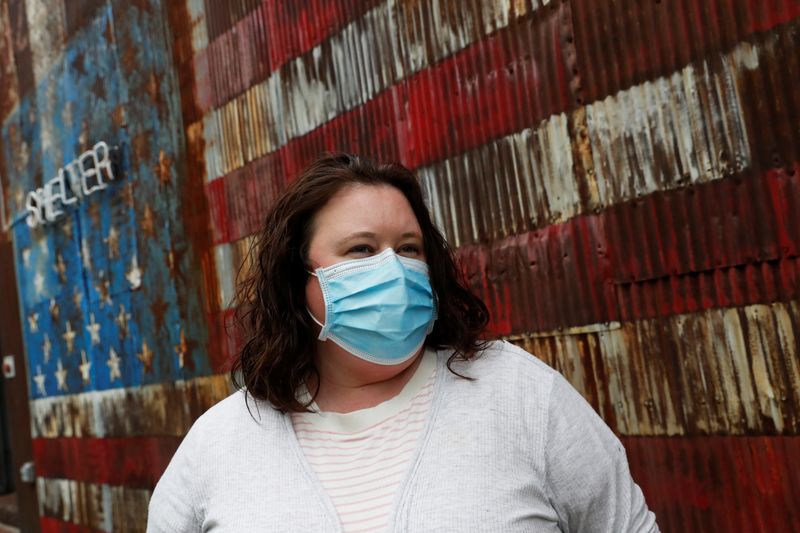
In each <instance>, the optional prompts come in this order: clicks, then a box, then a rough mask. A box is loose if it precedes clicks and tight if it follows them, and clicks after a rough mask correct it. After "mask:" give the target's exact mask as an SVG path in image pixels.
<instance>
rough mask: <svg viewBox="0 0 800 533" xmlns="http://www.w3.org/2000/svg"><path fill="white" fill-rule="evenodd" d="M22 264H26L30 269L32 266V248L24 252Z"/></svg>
mask: <svg viewBox="0 0 800 533" xmlns="http://www.w3.org/2000/svg"><path fill="white" fill-rule="evenodd" d="M22 264H24V265H25V266H26V267H30V266H31V249H30V248H25V249H24V250H22Z"/></svg>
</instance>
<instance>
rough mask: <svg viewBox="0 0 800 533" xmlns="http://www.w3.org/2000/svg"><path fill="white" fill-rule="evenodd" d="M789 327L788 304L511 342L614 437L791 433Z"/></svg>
mask: <svg viewBox="0 0 800 533" xmlns="http://www.w3.org/2000/svg"><path fill="white" fill-rule="evenodd" d="M798 324H800V304H799V303H798V301H797V300H794V301H792V302H787V303H773V304H768V305H767V304H760V305H750V306H745V307H738V308H728V309H711V310H707V311H703V312H699V313H692V314H682V315H673V316H670V317H668V318H663V319H645V320H636V321H631V322H623V323H616V322H612V323H599V324H595V325H591V326H587V327H583V328H573V330H572V331H570V330H553V331H550V332H542V333H538V334H532V335H525V336H521V337H513V338H514V339H516V340H515V342H518V343H520V344H521V345H522V346H523V347H524V348H525V349H527V350H528V351H530V352H531V353H533V354H535V355H537V356H539V357H541V358H542V359H544V360H545V361H546V362H548V363H549V364H550V365H552V366H553V367H554V368H556V369H558V370H559V371H561V372H562V373H563V374H564V375H565V376H566V377H567V379H569V380H570V381H571V382H572V384H573V385H574V386H575V387H576V388H577V389H578V390H579V391H581V392H582V393H583V394H584V396H585V397H586V398H587V399H588V400H589V401H590V402H591V403H592V405H593V406H594V407H595V409H596V410H597V411H598V412H599V413H600V414H601V415H602V416H603V418H604V419H605V420H606V422H607V423H609V424H610V425H611V426H612V427H613V428H614V429H615V430H616V431H618V432H619V433H621V434H623V435H630V436H634V435H639V436H654V435H705V434H727V435H746V434H784V435H796V434H797V432H798V430H800V362H799V361H800V357H798V355H800V354H798V339H800V337H799V335H800V330H798Z"/></svg>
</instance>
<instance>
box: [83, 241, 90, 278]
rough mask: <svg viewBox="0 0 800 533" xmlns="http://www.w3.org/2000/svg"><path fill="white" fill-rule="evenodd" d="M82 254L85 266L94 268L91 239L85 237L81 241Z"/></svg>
mask: <svg viewBox="0 0 800 533" xmlns="http://www.w3.org/2000/svg"><path fill="white" fill-rule="evenodd" d="M81 256H82V257H83V266H84V268H86V269H88V270H91V269H92V254H91V252H90V251H89V241H87V240H86V239H83V240H82V241H81Z"/></svg>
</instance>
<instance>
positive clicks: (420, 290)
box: [308, 248, 436, 365]
mask: <svg viewBox="0 0 800 533" xmlns="http://www.w3.org/2000/svg"><path fill="white" fill-rule="evenodd" d="M311 274H312V275H314V276H316V277H317V279H318V280H319V285H320V287H321V288H322V296H323V298H324V300H325V323H324V324H322V323H320V322H319V321H318V320H317V319H316V318H315V317H314V315H313V314H311V311H309V312H308V313H309V315H311V318H312V319H313V320H314V322H316V323H317V324H319V325H320V326H321V327H322V331H320V333H319V337H318V338H319V339H320V340H323V341H324V340H331V341H333V342H334V343H336V344H337V345H339V346H341V347H342V348H344V349H345V350H347V351H348V352H350V353H351V354H353V355H355V356H357V357H360V358H361V359H364V360H366V361H370V362H372V363H377V364H380V365H398V364H401V363H404V362H405V361H408V360H409V359H410V358H411V357H413V356H414V355H415V354H416V353H417V352H418V351H419V349H420V348H421V347H422V345H423V344H424V342H425V337H427V336H428V333H430V332H431V331H432V330H433V324H434V322H435V320H436V301H435V296H434V294H433V289H432V288H431V283H430V278H429V276H428V265H427V264H426V263H425V262H423V261H419V260H417V259H410V258H408V257H403V256H399V255H397V254H396V253H395V252H394V250H392V249H391V248H388V249H386V250H385V251H383V252H381V253H380V254H378V255H374V256H371V257H366V258H363V259H353V260H350V261H343V262H341V263H337V264H335V265H332V266H329V267H326V268H318V269H316V270H315V271H314V272H311Z"/></svg>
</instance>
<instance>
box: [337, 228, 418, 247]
mask: <svg viewBox="0 0 800 533" xmlns="http://www.w3.org/2000/svg"><path fill="white" fill-rule="evenodd" d="M365 238H366V239H374V238H375V234H374V233H372V232H371V231H358V232H356V233H351V234H350V235H348V236H347V237H345V238H344V239H341V240H339V242H338V244H344V243H346V242H348V241H352V240H353V239H365ZM400 238H401V239H409V238H417V239H420V240H422V235H420V234H419V233H417V232H415V231H407V232H405V233H403V234H402V235H400Z"/></svg>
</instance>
